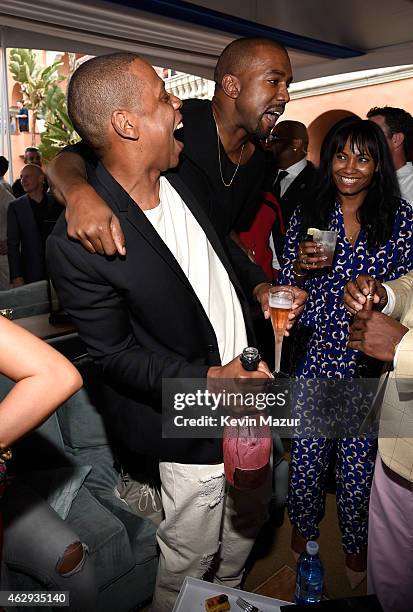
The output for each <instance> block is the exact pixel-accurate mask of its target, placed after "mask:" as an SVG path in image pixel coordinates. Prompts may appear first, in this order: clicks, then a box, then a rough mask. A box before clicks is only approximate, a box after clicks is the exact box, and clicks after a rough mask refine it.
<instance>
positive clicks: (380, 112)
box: [367, 106, 413, 206]
mask: <svg viewBox="0 0 413 612" xmlns="http://www.w3.org/2000/svg"><path fill="white" fill-rule="evenodd" d="M367 118H368V119H370V121H374V123H377V125H378V126H380V127H381V129H382V130H383V133H384V135H385V137H386V140H387V144H388V145H389V149H390V153H391V156H392V160H393V165H394V169H395V170H396V176H397V180H398V183H399V187H400V195H401V197H402V198H403V199H404V200H406V202H409V204H411V205H412V206H413V164H412V162H411V161H407V160H408V159H411V157H410V156H411V155H412V154H413V117H412V116H411V114H410V113H408V112H407V111H405V110H403V109H402V108H395V107H393V106H384V107H383V108H379V107H378V106H375V107H374V108H371V109H370V110H369V112H368V113H367Z"/></svg>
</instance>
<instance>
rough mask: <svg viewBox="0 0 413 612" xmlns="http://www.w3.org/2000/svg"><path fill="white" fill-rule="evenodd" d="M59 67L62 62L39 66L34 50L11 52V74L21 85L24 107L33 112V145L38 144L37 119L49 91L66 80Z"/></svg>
mask: <svg viewBox="0 0 413 612" xmlns="http://www.w3.org/2000/svg"><path fill="white" fill-rule="evenodd" d="M59 66H62V62H53V64H51V65H50V66H46V67H45V68H43V67H41V66H39V65H38V64H37V63H36V55H35V54H34V53H33V51H32V49H11V50H10V63H9V68H10V72H11V73H12V76H13V79H14V80H15V81H16V82H17V83H20V86H21V90H22V95H23V103H24V105H25V106H26V107H27V108H28V109H29V110H31V121H30V132H31V134H32V144H33V145H35V144H36V142H35V134H36V119H37V116H38V114H39V112H42V111H44V110H45V99H46V97H47V94H48V91H49V89H50V88H53V87H57V83H59V82H60V81H62V80H64V77H63V76H60V75H59V73H58V68H59Z"/></svg>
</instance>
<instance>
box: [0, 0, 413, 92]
mask: <svg viewBox="0 0 413 612" xmlns="http://www.w3.org/2000/svg"><path fill="white" fill-rule="evenodd" d="M126 5H128V6H126ZM186 5H187V3H185V2H179V1H178V0H145V1H144V0H141V1H139V0H136V1H133V0H114V1H113V2H103V1H100V0H91V1H89V2H87V4H84V3H83V2H81V1H80V0H2V2H1V5H0V26H2V28H3V43H4V45H5V46H23V47H30V48H41V49H51V50H53V49H55V50H60V51H73V52H83V53H89V54H94V55H95V54H100V53H106V52H109V51H113V50H119V49H121V50H134V51H137V52H139V53H141V54H142V55H143V56H144V57H146V58H147V59H148V60H149V61H150V62H151V63H153V64H155V65H161V66H165V67H172V68H175V69H177V70H181V71H185V72H191V73H193V74H199V75H200V76H205V77H209V78H210V77H211V75H212V70H213V67H214V65H215V63H216V59H217V57H218V55H219V54H220V52H221V50H222V49H223V47H224V46H225V45H226V44H227V43H228V42H230V41H231V40H232V39H233V38H237V37H238V36H240V35H243V34H244V35H248V34H249V33H250V32H251V30H249V29H248V28H251V27H252V26H253V27H254V28H255V29H254V31H255V32H257V34H259V33H260V28H264V29H263V30H262V31H261V35H267V36H270V35H272V36H274V37H276V38H277V37H279V36H280V32H277V31H274V30H273V31H271V28H277V29H278V30H281V31H282V32H281V35H283V33H284V34H285V33H287V35H286V38H284V39H283V40H286V41H287V46H288V50H289V53H290V56H291V60H292V64H293V70H294V80H295V81H300V80H304V79H309V78H314V77H318V76H325V75H330V74H338V73H342V72H351V71H353V70H364V69H368V68H380V67H384V66H396V65H403V64H412V63H413V3H412V2H410V1H409V0H392V1H391V2H389V1H388V0H364V1H363V2H359V0H347V2H346V3H345V4H343V3H342V2H338V1H335V0H295V1H294V0H273V1H271V0H243V1H242V2H240V1H239V0H226V1H225V2H222V0H195V1H194V2H193V4H192V5H188V6H186ZM139 7H141V8H142V7H145V9H146V10H145V11H144V10H141V8H139ZM165 7H166V9H167V10H165ZM182 7H184V9H185V8H186V9H187V10H186V11H185V10H184V9H183V8H182ZM188 9H189V10H188ZM205 9H213V10H214V11H221V12H223V13H225V15H224V16H223V17H220V15H215V18H214V14H213V13H211V12H210V11H208V10H205ZM151 11H155V12H151ZM160 12H163V13H164V14H163V15H162V14H159V13H160ZM157 13H158V14H157ZM165 14H167V15H169V16H165ZM171 15H172V17H171ZM188 15H189V18H190V19H192V21H193V22H192V23H190V22H188V21H184V20H183V19H188ZM194 22H196V23H194ZM199 24H209V26H210V27H206V26H205V25H199ZM211 24H214V27H211ZM217 28H221V29H217ZM257 28H258V29H257ZM224 30H226V31H224ZM323 45H324V46H323ZM340 49H342V51H343V53H342V54H341V55H342V57H336V58H333V56H337V55H338V56H340ZM349 50H350V53H348V52H349ZM351 51H353V52H354V53H353V55H354V57H345V55H349V54H350V55H351Z"/></svg>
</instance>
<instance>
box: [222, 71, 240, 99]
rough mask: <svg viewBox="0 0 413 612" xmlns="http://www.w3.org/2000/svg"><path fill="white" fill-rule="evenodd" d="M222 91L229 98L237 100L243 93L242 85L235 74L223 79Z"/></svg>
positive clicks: (227, 75) (226, 75) (225, 76)
mask: <svg viewBox="0 0 413 612" xmlns="http://www.w3.org/2000/svg"><path fill="white" fill-rule="evenodd" d="M222 89H223V90H224V93H225V94H226V95H227V96H228V97H229V98H233V100H235V99H236V98H238V96H239V92H240V91H241V83H240V81H239V79H238V78H237V77H236V76H234V75H233V74H225V75H224V77H223V79H222Z"/></svg>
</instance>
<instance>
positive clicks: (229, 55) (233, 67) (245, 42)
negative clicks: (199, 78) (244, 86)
mask: <svg viewBox="0 0 413 612" xmlns="http://www.w3.org/2000/svg"><path fill="white" fill-rule="evenodd" d="M263 46H270V47H275V48H276V49H279V50H280V51H284V53H286V54H287V51H286V49H285V47H283V45H282V44H281V43H279V42H277V41H276V40H273V39H271V38H237V39H236V40H233V41H232V42H231V43H229V45H227V46H226V47H225V49H224V50H223V52H222V53H221V55H220V56H219V58H218V62H217V65H216V67H215V71H214V81H215V83H216V85H217V87H221V83H222V79H223V78H224V75H226V74H233V75H235V76H238V75H239V74H240V73H241V72H243V70H245V68H247V67H248V66H250V65H251V61H253V60H254V57H255V54H256V50H257V47H263Z"/></svg>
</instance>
